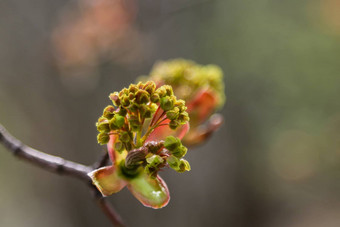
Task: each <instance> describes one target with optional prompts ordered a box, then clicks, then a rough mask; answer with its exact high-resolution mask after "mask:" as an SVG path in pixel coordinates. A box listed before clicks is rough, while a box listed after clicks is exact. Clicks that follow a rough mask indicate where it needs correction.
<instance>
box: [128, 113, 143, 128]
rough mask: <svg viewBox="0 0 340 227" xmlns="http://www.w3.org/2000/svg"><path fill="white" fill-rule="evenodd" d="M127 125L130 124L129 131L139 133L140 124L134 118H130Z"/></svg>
mask: <svg viewBox="0 0 340 227" xmlns="http://www.w3.org/2000/svg"><path fill="white" fill-rule="evenodd" d="M129 123H130V127H131V130H132V131H134V132H137V131H139V129H140V128H141V123H140V122H139V120H138V118H137V117H136V116H130V118H129Z"/></svg>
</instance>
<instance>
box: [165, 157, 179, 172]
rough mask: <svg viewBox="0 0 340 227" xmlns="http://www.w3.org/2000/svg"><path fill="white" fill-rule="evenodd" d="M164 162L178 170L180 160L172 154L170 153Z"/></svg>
mask: <svg viewBox="0 0 340 227" xmlns="http://www.w3.org/2000/svg"><path fill="white" fill-rule="evenodd" d="M166 162H167V163H168V165H169V167H170V168H172V169H174V170H176V171H177V170H178V168H179V164H180V161H179V160H178V158H176V157H175V156H173V155H170V156H169V157H168V158H167V159H166Z"/></svg>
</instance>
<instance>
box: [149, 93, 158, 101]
mask: <svg viewBox="0 0 340 227" xmlns="http://www.w3.org/2000/svg"><path fill="white" fill-rule="evenodd" d="M150 100H151V102H153V103H158V102H159V94H157V93H154V94H152V95H151V98H150Z"/></svg>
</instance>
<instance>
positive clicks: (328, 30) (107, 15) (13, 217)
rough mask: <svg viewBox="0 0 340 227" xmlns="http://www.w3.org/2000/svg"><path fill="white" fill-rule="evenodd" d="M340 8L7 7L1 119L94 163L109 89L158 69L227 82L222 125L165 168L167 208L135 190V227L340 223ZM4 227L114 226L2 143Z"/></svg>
mask: <svg viewBox="0 0 340 227" xmlns="http://www.w3.org/2000/svg"><path fill="white" fill-rule="evenodd" d="M339 41H340V1H339V0H301V1H295V0H294V1H293V0H286V1H278V0H257V1H237V0H219V1H218V0H159V1H151V0H145V1H138V0H125V1H123V0H58V1H55V0H54V1H52V0H33V1H20V0H1V1H0V122H1V124H3V125H4V126H5V127H6V128H7V129H8V130H9V131H10V132H11V133H12V134H14V135H15V136H17V137H18V138H19V139H21V140H22V141H23V142H24V143H26V144H28V145H30V146H32V147H34V148H37V149H40V150H42V151H45V152H47V153H50V154H54V155H58V156H63V157H65V158H67V159H70V160H74V161H78V162H81V163H84V164H91V163H93V162H94V161H95V160H97V159H98V158H99V157H100V156H101V154H102V153H103V150H104V147H101V146H99V145H98V144H97V141H96V135H97V131H96V128H95V122H96V120H97V118H98V117H99V116H100V115H101V112H102V109H103V108H104V107H105V106H106V105H108V104H109V103H110V101H109V99H108V98H107V97H108V94H109V93H110V92H113V91H117V90H120V89H121V88H123V87H124V86H125V87H126V86H128V85H129V84H130V83H131V82H134V80H135V79H136V77H137V76H139V75H145V74H148V73H149V71H150V69H151V67H152V65H153V64H154V62H155V61H157V60H167V59H170V58H178V57H182V58H188V59H192V60H194V61H196V62H198V63H200V64H209V63H213V64H217V65H219V66H221V68H222V69H223V71H224V74H225V83H226V95H227V97H228V100H227V103H226V105H225V106H224V108H223V109H222V110H221V113H222V114H223V115H224V117H225V124H224V125H223V127H222V128H221V129H220V130H219V131H218V132H217V133H215V134H214V136H213V137H212V138H211V139H210V140H209V141H208V142H207V143H205V144H204V145H203V146H200V147H197V148H194V149H191V150H189V152H188V155H187V159H188V160H189V161H190V164H191V167H192V171H190V172H188V173H184V174H177V173H175V172H174V171H166V172H164V173H162V177H163V178H164V179H165V180H166V182H167V184H168V186H169V189H170V192H171V201H170V203H169V205H168V206H167V207H165V208H163V209H161V210H152V209H148V208H145V207H143V206H142V205H141V204H140V203H139V202H138V201H137V200H136V199H135V198H134V197H133V196H132V195H131V194H130V193H129V192H128V190H127V189H124V190H123V191H121V192H120V193H118V194H115V195H113V196H112V197H110V201H111V202H112V203H113V204H114V205H115V207H116V208H117V210H118V212H119V213H120V214H121V216H122V217H123V219H124V220H125V221H126V223H127V224H128V225H129V226H159V225H162V226H181V227H182V226H237V227H247V226H261V227H262V226H270V227H271V226H275V227H304V226H308V227H319V226H327V227H333V226H334V227H335V226H340V215H339V213H340V194H339V191H340V183H339V182H340V102H339V97H340V76H339V72H340V42H339ZM0 181H1V184H0V226H4V227H7V226H27V227H30V226H32V227H33V226H34V227H37V226H50V227H54V226H55V227H57V226H58V227H59V226H64V227H71V226H82V227H86V226H110V224H109V222H108V221H107V219H106V217H105V216H104V215H103V214H102V213H101V211H100V210H99V209H98V207H97V206H96V204H95V203H94V202H93V201H92V199H91V195H90V193H89V191H88V188H87V187H84V185H83V184H82V183H81V182H78V181H76V180H74V179H71V178H68V177H60V176H57V175H54V174H52V173H49V172H45V171H42V170H41V169H39V168H37V167H34V166H31V165H29V164H27V163H24V162H21V161H18V160H17V159H15V158H14V157H13V156H12V155H11V154H9V152H7V151H6V150H5V149H4V148H3V147H2V146H0Z"/></svg>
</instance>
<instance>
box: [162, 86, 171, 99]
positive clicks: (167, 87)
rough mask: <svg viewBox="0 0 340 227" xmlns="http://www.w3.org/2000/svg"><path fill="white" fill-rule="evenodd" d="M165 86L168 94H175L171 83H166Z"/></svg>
mask: <svg viewBox="0 0 340 227" xmlns="http://www.w3.org/2000/svg"><path fill="white" fill-rule="evenodd" d="M163 87H164V88H165V91H166V95H167V96H171V95H173V94H174V92H173V91H172V87H171V86H170V85H164V86H163Z"/></svg>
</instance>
